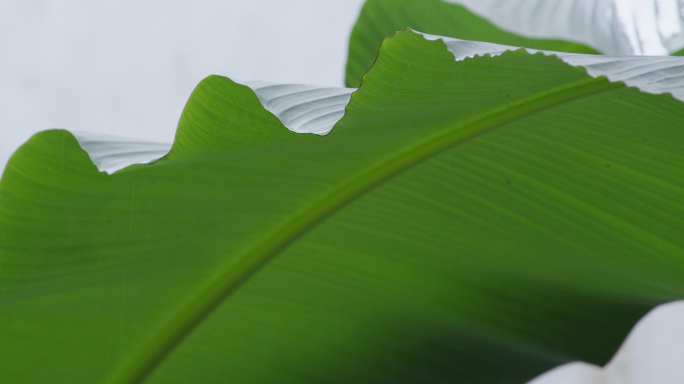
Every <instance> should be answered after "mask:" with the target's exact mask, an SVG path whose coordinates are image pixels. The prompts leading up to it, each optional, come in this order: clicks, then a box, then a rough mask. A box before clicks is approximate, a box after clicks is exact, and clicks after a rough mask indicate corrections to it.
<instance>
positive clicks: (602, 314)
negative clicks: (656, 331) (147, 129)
mask: <svg viewBox="0 0 684 384" xmlns="http://www.w3.org/2000/svg"><path fill="white" fill-rule="evenodd" d="M681 121H684V105H683V104H682V103H681V102H679V101H677V100H675V99H673V98H672V97H671V96H669V95H650V94H644V93H641V92H640V91H638V90H636V89H633V88H627V87H625V86H624V85H622V84H620V83H611V82H608V81H607V80H606V79H604V78H598V79H596V78H592V77H590V76H588V75H586V73H585V72H584V70H583V69H581V68H575V67H571V66H569V65H567V64H565V63H563V62H562V61H560V60H559V59H557V58H554V57H548V56H544V55H542V54H536V55H530V54H528V53H526V52H523V51H516V52H507V53H504V54H502V55H501V56H498V57H476V58H473V59H467V60H464V61H460V62H456V61H454V59H453V55H452V53H451V52H449V51H447V50H446V49H445V47H444V44H443V43H442V42H440V41H426V40H425V39H423V37H422V36H419V35H416V34H414V33H413V32H410V31H407V32H402V33H399V34H397V35H396V36H394V37H393V38H392V39H389V40H387V41H385V42H384V43H383V45H382V47H381V49H380V52H379V56H378V59H377V61H376V63H375V65H374V67H373V68H372V70H371V71H370V72H369V73H368V74H367V75H366V76H365V77H364V79H363V86H362V87H361V88H360V89H359V91H357V92H356V93H354V95H353V96H352V98H351V102H350V104H349V105H348V106H347V109H346V115H345V117H344V118H343V119H342V120H341V121H340V122H339V123H338V124H337V126H336V127H335V128H334V129H333V131H332V133H330V134H329V135H328V136H324V137H319V136H316V135H305V134H295V133H293V132H290V131H288V130H287V129H286V128H285V127H283V125H282V124H281V123H280V121H278V120H277V119H276V118H275V117H274V116H273V115H271V114H270V113H269V112H267V111H266V110H264V109H263V107H262V106H261V104H260V103H259V101H258V100H257V98H256V96H255V94H254V93H253V92H252V91H251V90H250V89H249V88H247V87H244V86H242V85H237V84H235V83H233V82H232V81H230V80H229V79H226V78H221V77H210V78H208V79H206V80H205V81H204V82H202V83H201V84H200V86H199V87H198V88H197V89H196V90H195V92H194V93H193V95H192V97H191V99H190V101H189V102H188V105H187V107H186V109H185V111H184V113H183V116H182V118H181V121H180V124H179V129H178V133H177V136H176V140H175V143H174V145H173V149H172V151H171V152H170V154H169V155H167V156H166V157H165V158H163V159H161V160H159V161H158V162H156V163H154V164H150V165H134V166H131V167H128V168H126V169H124V170H121V171H118V172H116V173H114V174H112V175H107V174H105V173H101V172H98V171H97V169H96V168H95V166H94V165H93V164H92V162H91V161H90V160H89V158H88V156H87V154H86V153H85V152H84V151H83V150H82V149H81V148H80V147H79V146H78V144H77V142H76V140H75V139H74V137H73V136H72V135H71V134H69V133H68V132H65V131H48V132H45V133H41V134H39V135H37V136H35V137H34V138H33V139H31V141H30V142H29V143H27V144H26V145H25V146H23V147H22V148H20V149H19V150H18V151H17V153H16V154H15V155H14V156H13V158H12V160H11V161H10V163H9V164H8V167H7V170H6V171H5V174H4V175H3V179H2V181H1V182H0V244H1V245H0V338H1V339H2V340H3V343H2V346H0V361H3V364H2V365H0V370H1V372H0V376H2V377H4V378H7V381H8V382H28V383H31V382H36V383H38V382H46V381H49V382H53V383H59V382H64V383H94V382H95V383H97V382H107V383H137V382H145V383H185V382H202V383H223V382H226V381H229V382H240V383H263V382H283V383H302V382H312V383H313V382H326V383H335V382H338V383H349V382H359V383H379V382H380V383H382V382H386V383H415V382H428V383H440V382H453V383H493V382H496V383H523V382H525V381H526V380H529V379H531V378H533V377H534V376H536V375H538V374H540V373H542V372H543V371H545V370H547V369H549V368H551V367H554V366H556V365H559V364H562V363H565V362H569V361H574V360H583V361H588V362H592V363H597V364H602V363H605V362H606V361H607V359H609V358H610V357H611V356H612V354H613V353H614V351H615V349H616V348H617V347H618V346H619V344H620V342H621V341H622V339H623V338H624V336H625V335H626V333H627V332H628V331H629V329H630V328H631V326H632V325H633V324H634V322H636V320H638V319H639V318H640V317H641V316H642V315H643V314H645V313H646V312H647V311H648V310H649V309H650V308H652V307H653V306H655V305H657V304H660V303H664V302H667V301H671V300H676V299H682V298H684V279H682V276H683V275H684V274H683V273H684V239H683V238H682V236H681V233H682V231H683V230H684V223H683V222H682V219H681V218H682V217H683V214H684V207H683V206H682V196H684V170H683V167H682V166H683V165H684V153H683V152H682V151H681V143H682V141H683V139H684V130H682V128H681Z"/></svg>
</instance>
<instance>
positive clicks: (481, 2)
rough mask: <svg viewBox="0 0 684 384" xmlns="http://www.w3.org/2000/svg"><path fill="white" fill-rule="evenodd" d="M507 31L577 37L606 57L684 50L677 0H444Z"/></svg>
mask: <svg viewBox="0 0 684 384" xmlns="http://www.w3.org/2000/svg"><path fill="white" fill-rule="evenodd" d="M444 1H446V2H448V3H453V4H459V5H462V6H464V7H466V8H468V9H469V10H471V11H472V12H474V13H476V14H478V15H480V16H481V17H483V18H485V19H488V20H489V21H491V22H492V23H494V24H495V25H497V26H499V27H500V28H502V29H504V30H508V31H510V32H513V33H517V34H520V35H523V36H527V37H532V38H555V39H563V40H567V41H576V42H579V43H583V44H586V45H588V46H591V47H594V48H596V49H598V50H599V51H601V52H603V53H605V54H608V55H668V54H671V53H673V52H676V51H678V50H680V49H682V48H684V17H683V16H682V11H681V8H682V4H681V1H679V0H644V1H639V0H628V1H625V0H569V1H568V0H444Z"/></svg>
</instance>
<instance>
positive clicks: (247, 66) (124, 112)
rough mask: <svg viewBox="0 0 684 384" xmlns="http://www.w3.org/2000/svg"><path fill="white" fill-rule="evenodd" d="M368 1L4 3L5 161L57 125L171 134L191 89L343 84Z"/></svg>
mask: <svg viewBox="0 0 684 384" xmlns="http://www.w3.org/2000/svg"><path fill="white" fill-rule="evenodd" d="M362 4H363V1H362V0H344V1H336V0H287V1H283V0H251V1H237V0H232V1H216V0H192V1H190V0H179V1H171V2H168V1H167V2H165V1H160V0H152V1H133V0H117V1H112V0H102V1H86V0H3V1H2V2H0V53H1V57H2V60H0V84H1V86H0V116H2V120H0V135H1V138H2V140H0V169H3V170H4V167H5V163H6V162H7V160H8V158H9V156H10V155H11V154H12V153H13V152H14V151H15V150H16V149H17V148H18V147H19V145H21V144H22V143H24V142H25V141H26V140H28V138H29V137H30V136H31V135H33V134H34V133H36V132H38V131H42V130H46V129H50V128H66V129H69V130H77V131H86V132H101V133H108V134H114V135H120V136H125V137H130V138H139V139H147V140H153V141H162V142H169V143H170V142H171V141H172V140H173V135H174V133H175V131H176V124H177V122H178V118H179V117H180V115H181V112H182V111H183V107H184V105H185V102H186V101H187V100H188V98H189V96H190V93H191V92H192V90H193V89H194V87H195V86H196V85H197V84H198V83H199V82H200V81H201V80H202V79H203V78H204V77H206V76H209V75H212V74H216V75H223V76H228V77H231V78H237V79H240V80H264V81H271V82H278V83H306V84H318V85H332V86H342V85H343V83H344V66H345V63H346V57H347V47H348V38H349V34H350V33H351V29H352V26H353V25H354V22H355V21H356V17H357V16H358V13H359V11H360V9H361V5H362Z"/></svg>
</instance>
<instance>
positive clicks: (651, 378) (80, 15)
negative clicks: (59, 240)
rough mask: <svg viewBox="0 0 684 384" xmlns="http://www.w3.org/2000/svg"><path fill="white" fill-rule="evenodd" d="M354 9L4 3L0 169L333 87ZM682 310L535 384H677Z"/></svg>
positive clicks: (661, 313) (169, 131)
mask: <svg viewBox="0 0 684 384" xmlns="http://www.w3.org/2000/svg"><path fill="white" fill-rule="evenodd" d="M362 4H363V0H251V1H237V0H231V1H225V0H224V1H216V0H192V1H190V0H177V1H173V2H163V1H160V0H150V1H145V2H141V1H133V0H116V1H114V0H101V1H97V2H92V1H86V0H3V1H2V2H0V52H1V55H2V56H1V57H2V60H0V84H1V86H0V116H1V117H2V119H1V120H0V135H1V140H0V169H3V170H4V167H5V163H6V161H7V160H8V158H9V156H10V155H11V154H12V153H13V152H14V150H16V148H18V147H19V146H20V145H21V144H22V143H23V142H25V141H26V140H28V138H29V137H30V136H31V135H33V134H34V133H36V132H38V131H41V130H45V129H50V128H66V129H69V130H77V131H85V132H98V133H105V134H113V135H119V136H125V137H130V138H137V139H143V140H149V141H156V142H167V143H170V142H171V141H172V140H173V135H174V133H175V130H176V124H177V122H178V118H179V117H180V115H181V112H182V110H183V107H184V105H185V102H186V101H187V99H188V97H189V96H190V93H191V92H192V90H193V88H194V87H195V86H196V85H197V84H198V83H199V82H200V81H201V80H202V79H203V78H204V77H206V76H208V75H212V74H218V75H224V76H228V77H231V78H236V79H240V80H264V81H270V82H279V83H306V84H317V85H330V86H342V85H343V80H344V66H345V62H346V55H347V46H348V38H349V35H350V33H351V29H352V26H353V24H354V22H355V20H356V17H357V15H358V13H359V11H360V9H361V6H362ZM682 324H684V304H682V303H678V304H673V305H668V306H664V307H661V308H660V309H659V310H657V311H656V312H654V313H652V314H651V315H649V316H648V317H647V318H646V319H645V320H644V321H642V322H641V323H640V325H639V326H638V327H637V331H636V332H634V333H633V334H632V335H631V336H630V337H629V339H628V341H627V342H626V345H627V347H626V348H623V349H621V351H620V353H619V354H618V356H617V357H616V358H615V359H614V360H613V361H612V362H611V363H610V364H609V365H608V367H607V368H606V369H605V370H601V369H598V368H597V367H593V366H587V365H581V364H572V365H570V366H565V367H560V368H558V369H556V370H554V371H552V372H549V373H547V374H545V375H543V376H542V377H540V378H538V379H537V380H535V381H534V384H561V383H562V384H569V383H582V384H599V383H606V384H608V383H609V384H617V383H622V384H646V383H660V384H666V383H672V384H676V383H678V384H681V383H684V365H682V364H680V363H681V361H684V348H683V347H682V346H683V345H684V332H682Z"/></svg>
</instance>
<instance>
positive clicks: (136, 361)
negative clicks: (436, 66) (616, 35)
mask: <svg viewBox="0 0 684 384" xmlns="http://www.w3.org/2000/svg"><path fill="white" fill-rule="evenodd" d="M621 87H624V84H623V83H611V82H609V81H607V80H606V79H605V78H598V79H596V78H592V77H590V76H586V77H584V78H582V79H580V80H578V81H574V82H571V83H567V84H563V85H561V86H558V87H555V88H551V89H548V90H545V91H542V92H538V93H535V94H532V95H529V96H527V97H525V98H522V99H520V100H518V101H516V102H514V103H510V104H505V105H501V106H499V107H496V108H493V109H491V110H489V111H487V112H485V113H482V114H480V115H477V116H473V117H471V118H470V119H466V120H462V121H459V122H458V123H455V124H448V125H446V126H445V128H444V129H443V130H441V131H440V132H438V133H436V134H434V135H431V136H429V137H427V138H425V139H424V140H422V141H419V142H417V143H415V144H413V145H411V146H409V147H405V148H403V149H402V150H399V151H397V152H396V153H395V154H394V155H392V156H390V157H389V158H386V159H385V160H384V161H381V162H379V163H376V164H375V165H374V166H371V167H369V168H367V169H366V170H365V171H363V172H361V173H360V174H357V176H356V177H353V178H350V179H348V180H346V181H344V182H342V183H341V184H340V185H338V186H337V187H335V188H332V189H331V191H330V192H329V193H328V194H326V195H323V196H321V197H320V198H319V199H317V200H315V201H314V202H313V203H311V204H310V205H308V206H306V207H305V208H304V209H302V210H300V211H298V212H296V213H295V214H294V215H293V216H292V217H291V218H290V219H289V220H287V221H285V222H284V223H283V224H282V225H280V226H279V227H277V228H275V229H274V230H273V231H271V232H269V233H266V234H265V235H264V237H263V240H262V241H260V242H258V243H257V244H256V245H255V246H254V247H253V248H252V249H250V250H248V251H247V252H245V253H244V254H243V255H242V256H241V257H238V258H237V259H236V261H235V262H233V263H230V264H229V265H226V266H225V268H223V269H222V270H221V271H219V273H218V274H217V275H216V276H215V277H214V279H213V280H211V281H210V282H209V283H208V284H207V285H206V286H205V287H204V288H202V289H201V290H200V291H199V294H198V295H197V296H196V297H195V298H194V299H193V300H191V301H189V302H187V303H186V304H185V305H183V306H181V308H180V310H178V311H177V312H176V315H175V316H173V317H172V318H170V319H169V320H168V321H167V322H166V323H165V324H163V325H162V326H161V327H160V328H158V329H157V331H156V332H155V333H153V334H152V335H151V336H150V337H149V338H148V339H146V340H145V341H144V342H143V343H141V344H140V347H139V348H138V349H137V350H136V351H135V352H134V353H133V354H132V356H131V358H130V359H128V360H126V361H124V363H123V364H122V365H121V366H120V367H119V369H118V370H116V371H115V372H114V374H113V375H112V376H110V377H109V380H108V381H107V382H108V383H110V384H137V383H141V382H143V381H144V380H145V379H146V378H147V377H148V376H149V374H150V373H152V372H153V371H154V370H155V368H156V367H157V366H159V365H160V364H161V363H162V362H163V361H164V359H165V358H166V357H167V356H168V355H169V354H170V353H171V351H173V350H174V349H175V347H176V346H178V345H179V344H180V343H181V342H182V341H183V340H184V339H185V337H186V336H187V335H189V334H190V333H191V332H192V331H193V330H194V329H195V328H196V327H197V326H198V325H199V324H201V323H202V322H203V321H204V319H206V318H207V317H208V316H209V315H210V314H211V313H212V312H213V311H214V310H215V309H216V308H218V307H219V306H220V305H221V304H222V303H223V302H224V301H225V300H226V299H228V298H229V297H230V296H231V294H232V293H233V292H235V291H237V289H239V287H240V286H241V285H242V284H243V283H244V282H246V281H248V280H249V279H250V278H251V277H252V276H253V275H254V274H255V273H257V272H258V271H259V270H260V269H261V268H262V267H263V266H265V265H266V264H268V263H269V262H270V261H271V260H273V259H274V258H275V257H276V256H277V255H278V254H280V253H281V251H283V250H284V249H285V248H287V247H288V246H289V245H290V244H292V243H293V242H295V241H296V240H297V239H299V238H300V237H302V236H303V235H304V234H306V233H307V232H308V231H309V230H311V229H312V228H315V227H316V226H317V225H318V224H319V223H321V222H323V221H325V220H326V219H327V218H328V217H330V216H331V215H333V214H334V213H335V212H336V211H338V210H339V209H341V208H342V207H344V206H346V205H347V204H350V203H351V202H353V201H355V200H356V199H357V198H359V197H361V196H363V195H365V194H366V193H367V192H368V191H370V190H372V189H374V188H375V187H377V186H379V185H381V184H383V183H384V182H385V181H387V180H389V179H391V178H392V177H394V176H396V175H398V174H400V173H402V172H404V171H406V170H407V169H409V168H411V167H413V166H415V165H417V164H419V163H422V162H423V161H425V160H427V159H429V158H431V157H433V156H435V155H437V154H439V153H441V152H443V151H445V150H447V149H449V148H452V147H454V146H456V145H458V144H460V143H463V142H465V141H467V140H469V139H471V138H473V137H476V136H478V135H481V134H484V133H486V132H488V131H491V130H494V129H496V128H498V127H500V126H502V125H505V124H507V123H510V122H513V121H515V120H518V119H521V118H524V117H526V116H529V115H532V114H535V113H539V112H541V111H543V110H545V109H548V108H551V107H554V106H557V105H560V104H563V103H566V102H569V101H573V100H576V99H580V98H583V97H587V96H591V95H594V94H597V93H600V92H604V91H608V90H612V89H615V88H621ZM361 89H363V87H361V88H360V90H361ZM353 100H354V99H353V98H352V101H351V102H353ZM351 102H350V103H351Z"/></svg>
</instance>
